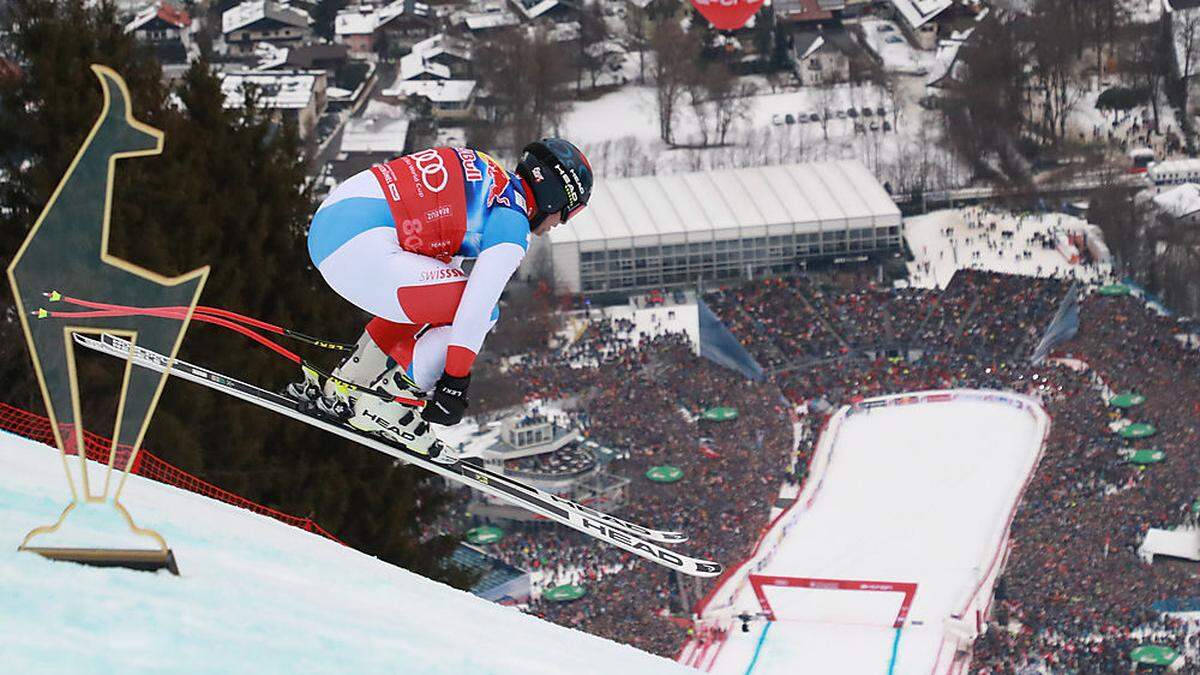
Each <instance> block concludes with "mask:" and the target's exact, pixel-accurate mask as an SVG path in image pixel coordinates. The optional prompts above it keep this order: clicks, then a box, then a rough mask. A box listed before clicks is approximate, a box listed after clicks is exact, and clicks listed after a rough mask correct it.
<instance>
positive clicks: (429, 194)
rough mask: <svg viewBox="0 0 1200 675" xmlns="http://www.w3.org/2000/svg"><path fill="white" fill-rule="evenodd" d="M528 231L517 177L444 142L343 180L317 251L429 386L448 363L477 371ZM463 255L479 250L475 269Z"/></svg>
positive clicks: (379, 340) (315, 237) (327, 210)
mask: <svg viewBox="0 0 1200 675" xmlns="http://www.w3.org/2000/svg"><path fill="white" fill-rule="evenodd" d="M529 234H530V231H529V217H528V215H527V213H526V194H525V186H524V185H523V184H522V182H521V180H520V178H519V177H517V176H516V175H514V174H511V173H509V172H507V171H505V170H504V168H503V167H501V166H500V164H499V163H498V162H496V160H494V159H492V158H491V157H489V156H488V155H485V154H483V153H481V152H476V151H474V150H469V149H466V148H442V147H439V148H430V149H428V150H424V151H422V152H418V153H414V154H411V155H405V156H404V157H399V158H396V159H393V160H391V161H389V162H386V163H383V164H377V165H375V166H373V167H371V168H370V169H369V170H366V171H363V172H361V173H358V174H356V175H354V176H352V177H350V178H349V179H347V180H346V181H345V182H344V183H342V184H341V185H339V186H337V188H335V189H334V190H333V192H331V193H330V194H329V197H328V198H326V199H325V201H324V202H323V203H322V204H321V206H320V208H319V209H317V213H316V215H315V216H313V221H312V226H311V228H310V229H309V233H308V251H309V255H310V256H311V258H312V261H313V263H314V264H315V265H316V266H317V269H318V270H320V272H321V276H323V277H324V278H325V281H326V283H328V284H329V286H330V287H331V288H333V290H335V291H337V293H338V294H340V295H341V296H342V297H344V298H346V299H347V300H349V301H350V302H351V303H353V304H355V305H357V306H358V307H360V308H362V309H364V310H366V311H367V312H370V313H371V314H373V315H375V316H376V317H377V318H376V319H374V320H372V321H371V322H370V323H369V324H367V332H368V333H370V335H371V337H372V338H373V339H374V340H375V343H376V344H377V345H378V346H379V347H380V349H382V350H383V351H384V352H385V353H387V354H388V355H389V356H390V357H391V358H392V359H394V360H396V361H397V362H398V363H400V364H402V365H403V366H404V367H405V369H406V370H407V372H408V374H409V376H410V377H412V378H413V380H414V381H415V382H416V383H417V385H418V386H420V387H421V388H422V389H425V390H429V389H431V388H432V387H433V385H434V384H435V383H436V381H437V379H438V377H439V376H440V375H441V374H442V371H443V370H444V371H445V372H446V373H447V374H449V375H452V376H455V377H461V376H463V375H466V374H468V373H469V372H470V370H471V365H472V364H473V362H474V360H475V356H476V354H478V352H479V349H480V347H481V346H482V345H483V339H484V337H485V336H486V335H487V333H488V331H489V330H491V328H492V326H494V325H495V323H496V320H497V319H498V318H499V315H500V313H499V309H498V308H497V306H496V303H497V302H498V301H499V299H500V294H501V292H503V290H504V287H505V285H506V284H507V283H508V280H509V279H510V278H511V277H512V275H513V273H514V272H516V270H517V267H518V266H519V265H520V264H521V260H522V258H524V256H525V251H526V250H527V248H528V246H529ZM464 258H474V259H475V266H474V267H473V268H472V270H471V274H470V276H469V277H468V275H467V274H466V273H465V272H463V270H462V267H461V263H462V260H463V259H464ZM427 326H432V328H429V329H427V330H424V332H421V331H422V330H423V329H425V328H426V327H427ZM418 333H420V337H419V339H416V337H417V335H418Z"/></svg>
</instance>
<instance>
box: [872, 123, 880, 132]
mask: <svg viewBox="0 0 1200 675" xmlns="http://www.w3.org/2000/svg"><path fill="white" fill-rule="evenodd" d="M871 131H879V123H878V122H871Z"/></svg>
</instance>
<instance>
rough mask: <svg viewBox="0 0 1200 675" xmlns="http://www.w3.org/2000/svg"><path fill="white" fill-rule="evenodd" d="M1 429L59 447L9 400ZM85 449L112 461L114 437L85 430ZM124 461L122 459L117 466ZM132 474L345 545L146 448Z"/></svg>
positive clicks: (36, 418) (43, 424)
mask: <svg viewBox="0 0 1200 675" xmlns="http://www.w3.org/2000/svg"><path fill="white" fill-rule="evenodd" d="M0 429H3V430H5V431H8V432H11V433H14V434H16V435H18V436H24V437H25V438H28V439H30V440H34V441H37V442H39V443H44V444H46V445H49V446H51V447H54V446H55V443H54V431H53V430H52V429H51V426H50V420H49V419H48V418H46V417H43V416H41V415H38V414H36V413H32V412H29V411H27V410H22V409H20V408H16V407H13V406H11V405H8V404H7V403H0ZM83 444H84V452H86V453H87V458H88V459H90V460H92V461H95V462H100V463H102V464H108V460H109V454H110V453H111V451H112V439H109V438H105V437H103V436H101V435H99V434H94V433H92V432H90V431H84V432H83ZM130 450H131V448H130V447H129V446H127V445H124V444H122V445H120V446H118V447H117V457H118V458H122V457H126V456H128V453H129V452H130ZM68 454H72V455H73V454H75V452H74V448H69V449H68ZM120 463H121V462H120V461H118V462H117V465H119V464H120ZM130 473H133V474H136V475H138V476H143V477H145V478H149V479H151V480H155V481H158V482H160V483H165V484H167V485H171V486H174V487H177V488H180V489H183V490H187V491H188V492H195V493H196V494H200V495H204V496H205V497H208V498H210V499H215V500H217V501H220V502H224V503H226V504H230V505H232V506H236V507H238V508H240V509H246V510H247V511H253V512H254V513H257V514H259V515H263V516H269V517H271V518H274V519H275V520H278V521H280V522H283V523H287V524H288V525H291V526H293V527H298V528H300V529H302V530H305V531H307V532H312V533H314V534H319V535H321V536H322V537H325V538H326V539H331V540H333V541H336V542H337V543H339V544H344V542H342V541H341V540H339V539H338V538H337V537H335V536H333V535H332V534H330V533H329V532H328V531H327V530H326V529H325V528H323V527H321V526H320V525H318V524H317V523H316V522H314V521H313V520H312V519H311V518H299V517H297V516H293V515H290V514H287V513H283V512H282V511H276V510H275V509H273V508H270V507H269V506H263V505H262V504H258V503H255V502H252V501H250V500H249V499H246V498H245V497H242V496H240V495H236V494H234V493H232V492H229V491H228V490H223V489H221V488H219V487H217V486H216V485H213V484H212V483H209V482H208V481H205V480H201V479H199V478H197V477H195V476H193V475H192V474H190V473H188V472H186V471H184V470H183V469H180V468H179V467H177V466H174V465H173V464H170V463H169V462H166V461H163V460H162V459H160V458H159V457H157V456H156V455H154V454H152V453H150V452H149V451H147V450H146V449H145V448H142V449H141V450H140V451H138V454H137V459H136V460H135V462H134V465H133V467H132V468H131V469H130Z"/></svg>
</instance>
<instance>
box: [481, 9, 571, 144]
mask: <svg viewBox="0 0 1200 675" xmlns="http://www.w3.org/2000/svg"><path fill="white" fill-rule="evenodd" d="M475 54H476V57H475V59H473V61H474V64H475V72H476V78H477V79H478V80H479V81H480V83H481V84H482V85H483V89H484V91H486V92H487V94H488V96H489V97H490V98H491V101H492V105H493V109H494V111H495V120H494V122H495V124H496V126H497V127H498V129H499V130H502V131H503V132H505V133H507V134H508V136H509V137H508V138H507V139H506V140H507V142H508V146H509V147H514V148H519V147H521V145H523V144H524V143H525V142H526V141H527V140H528V139H530V138H538V137H540V136H544V135H546V132H548V131H551V130H553V129H555V128H556V127H557V126H558V125H559V124H560V122H561V121H562V117H563V115H564V114H566V112H567V110H568V109H569V107H570V103H569V101H568V100H567V96H565V95H564V89H566V87H567V86H568V83H569V82H570V81H571V77H572V75H573V73H572V71H571V67H572V64H571V63H570V60H569V59H564V58H562V54H561V48H560V46H559V45H558V44H556V43H554V42H552V41H551V40H550V38H549V37H548V36H547V35H546V34H545V33H544V32H542V31H535V32H534V33H532V34H526V33H524V32H523V31H517V30H513V31H507V32H506V33H504V34H503V35H497V36H496V37H495V38H493V39H491V40H488V41H485V42H480V43H479V44H477V45H476V48H475ZM513 73H520V74H521V76H520V77H513V76H512V74H513ZM498 133H499V131H498Z"/></svg>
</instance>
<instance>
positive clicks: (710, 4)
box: [692, 0, 763, 30]
mask: <svg viewBox="0 0 1200 675" xmlns="http://www.w3.org/2000/svg"><path fill="white" fill-rule="evenodd" d="M762 5H763V0H752V1H747V0H692V6H693V7H695V8H696V11H698V12H700V13H701V14H703V15H704V18H706V19H708V22H709V23H711V24H712V25H713V28H716V29H717V30H738V29H739V28H742V27H743V26H745V25H746V22H747V21H749V20H750V17H752V16H754V13H755V12H757V11H758V10H759V9H760V8H761V7H762Z"/></svg>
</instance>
